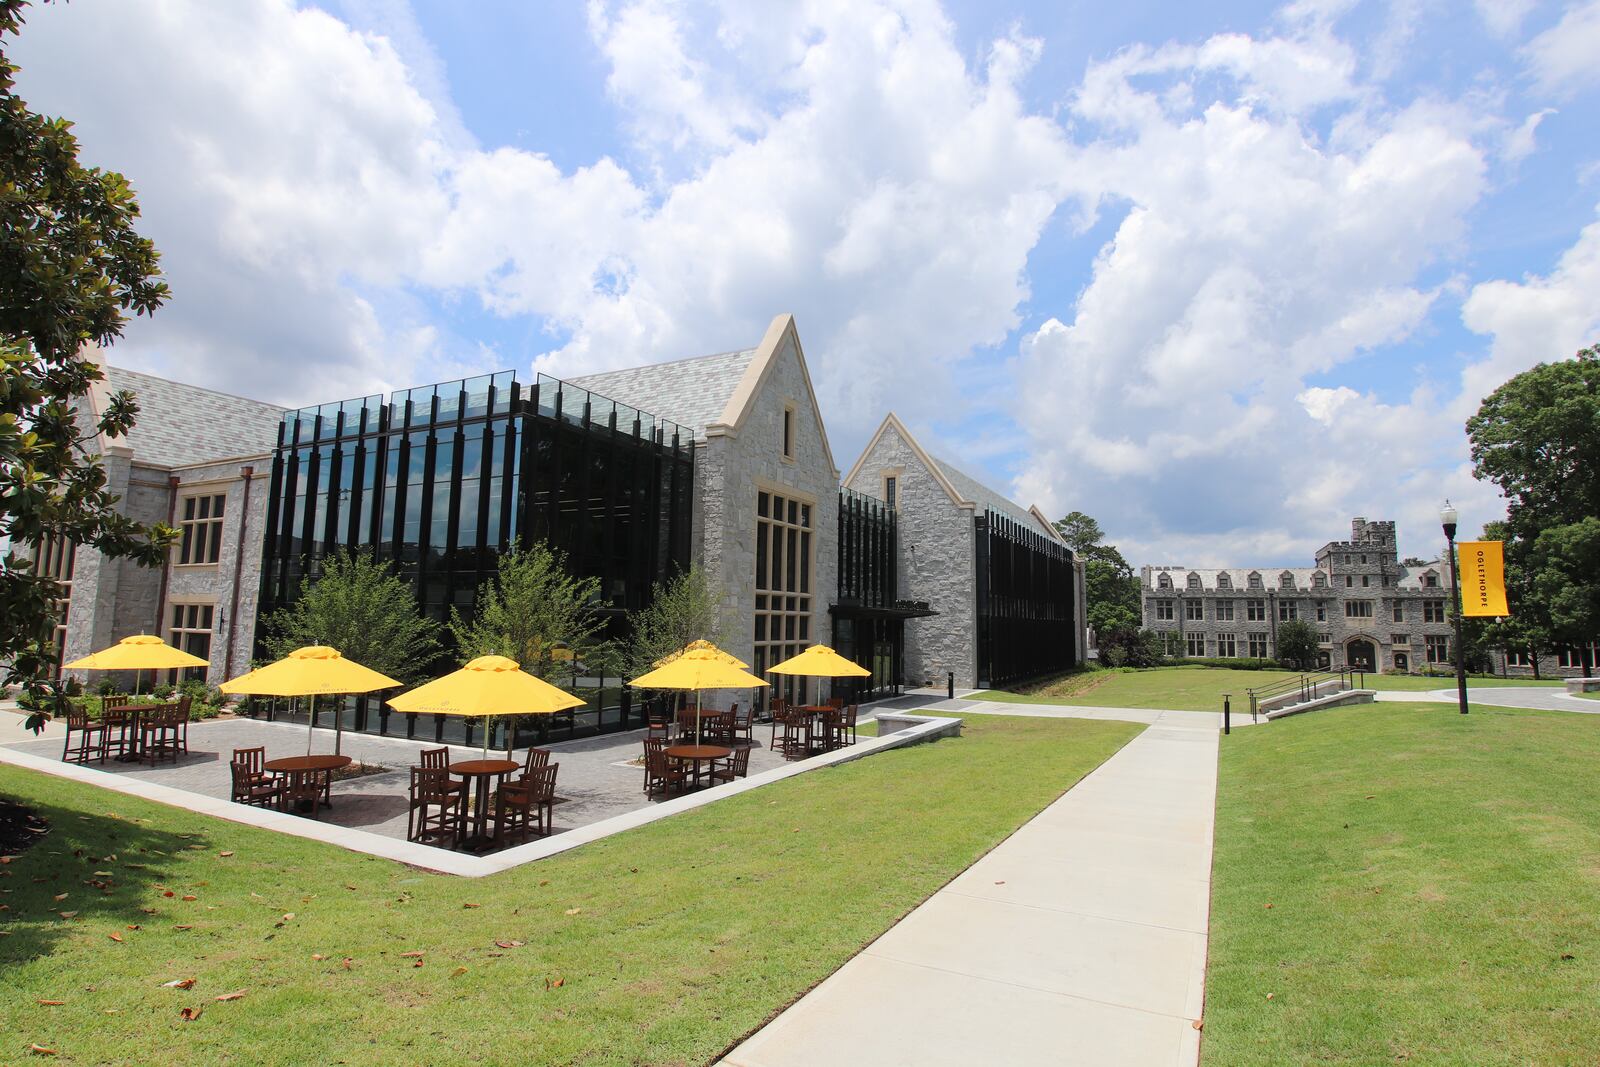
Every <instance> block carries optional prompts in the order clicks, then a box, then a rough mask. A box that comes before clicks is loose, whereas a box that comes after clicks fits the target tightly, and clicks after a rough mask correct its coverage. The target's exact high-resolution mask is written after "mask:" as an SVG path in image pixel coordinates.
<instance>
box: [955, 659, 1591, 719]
mask: <svg viewBox="0 0 1600 1067" xmlns="http://www.w3.org/2000/svg"><path fill="white" fill-rule="evenodd" d="M1298 677H1300V676H1299V675H1298V674H1295V673H1291V672H1288V671H1235V670H1225V669H1222V668H1218V667H1158V668H1154V669H1151V670H1143V671H1087V672H1083V673H1080V674H1071V675H1067V676H1066V677H1064V678H1058V679H1054V680H1049V681H1045V682H1040V683H1038V684H1036V685H1032V686H1028V687H1026V688H1024V689H1021V690H1019V691H1009V690H1003V689H989V690H985V691H983V692H981V693H975V694H973V698H972V699H974V700H997V701H1003V702H1010V703H1016V704H1067V705H1071V706H1075V707H1093V706H1099V707H1107V708H1166V709H1170V710H1173V711H1221V710H1222V694H1223V693H1232V694H1233V708H1234V710H1235V711H1237V710H1239V709H1240V708H1243V709H1245V710H1246V711H1248V710H1249V708H1250V701H1249V698H1248V697H1246V696H1245V690H1246V689H1252V688H1254V689H1259V688H1261V687H1262V686H1267V685H1271V684H1272V683H1273V682H1278V681H1285V680H1287V679H1291V678H1298ZM1364 684H1365V685H1366V687H1367V688H1368V689H1378V690H1411V691H1421V692H1426V691H1428V690H1432V689H1451V688H1454V686H1455V679H1453V678H1419V677H1415V676H1412V675H1403V674H1396V675H1387V674H1369V675H1366V676H1365V679H1364ZM1467 684H1468V686H1469V687H1474V686H1476V687H1482V688H1491V687H1497V686H1525V685H1541V686H1559V685H1560V684H1561V683H1560V682H1559V681H1556V682H1551V681H1541V682H1534V681H1532V680H1529V679H1519V678H1485V677H1473V678H1469V679H1468V681H1467Z"/></svg>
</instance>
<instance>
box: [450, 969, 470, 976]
mask: <svg viewBox="0 0 1600 1067" xmlns="http://www.w3.org/2000/svg"><path fill="white" fill-rule="evenodd" d="M466 973H467V969H466V968H465V967H457V968H456V969H455V970H453V971H451V972H450V977H451V978H460V977H461V976H462V975H464V974H466Z"/></svg>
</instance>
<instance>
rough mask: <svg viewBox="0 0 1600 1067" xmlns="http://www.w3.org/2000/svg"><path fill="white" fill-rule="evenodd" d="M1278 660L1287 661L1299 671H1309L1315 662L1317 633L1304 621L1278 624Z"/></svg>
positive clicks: (1292, 620) (1293, 620)
mask: <svg viewBox="0 0 1600 1067" xmlns="http://www.w3.org/2000/svg"><path fill="white" fill-rule="evenodd" d="M1278 658H1279V659H1285V660H1288V661H1289V662H1290V663H1293V664H1294V665H1295V666H1296V667H1298V668H1299V669H1300V670H1303V671H1306V670H1310V669H1311V666H1312V664H1314V663H1316V662H1317V631H1316V630H1315V629H1314V628H1313V627H1312V625H1311V624H1310V623H1309V622H1306V621H1305V620H1304V619H1290V620H1289V621H1288V622H1282V623H1279V624H1278Z"/></svg>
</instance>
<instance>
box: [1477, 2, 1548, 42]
mask: <svg viewBox="0 0 1600 1067" xmlns="http://www.w3.org/2000/svg"><path fill="white" fill-rule="evenodd" d="M1534 4H1535V0H1473V6H1474V7H1476V8H1477V9H1478V17H1479V18H1481V19H1482V20H1483V24H1484V25H1485V26H1487V27H1488V28H1489V32H1490V33H1492V34H1494V35H1495V36H1496V37H1514V36H1516V33H1517V31H1518V30H1520V29H1521V28H1522V20H1523V19H1525V18H1527V17H1528V14H1529V13H1530V12H1531V11H1533V8H1534Z"/></svg>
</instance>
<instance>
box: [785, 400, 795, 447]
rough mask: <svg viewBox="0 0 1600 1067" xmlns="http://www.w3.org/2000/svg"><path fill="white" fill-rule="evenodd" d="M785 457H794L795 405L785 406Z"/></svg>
mask: <svg viewBox="0 0 1600 1067" xmlns="http://www.w3.org/2000/svg"><path fill="white" fill-rule="evenodd" d="M783 458H784V459H789V460H792V459H794V405H793V404H785V405H784V407H783Z"/></svg>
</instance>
